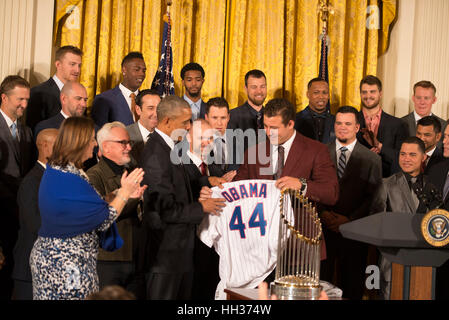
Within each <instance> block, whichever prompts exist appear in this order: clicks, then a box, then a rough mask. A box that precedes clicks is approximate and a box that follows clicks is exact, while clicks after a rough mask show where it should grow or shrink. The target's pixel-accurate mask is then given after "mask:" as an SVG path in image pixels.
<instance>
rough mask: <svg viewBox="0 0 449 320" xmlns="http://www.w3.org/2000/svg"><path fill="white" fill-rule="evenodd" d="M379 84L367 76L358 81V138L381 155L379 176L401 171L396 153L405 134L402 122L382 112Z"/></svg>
mask: <svg viewBox="0 0 449 320" xmlns="http://www.w3.org/2000/svg"><path fill="white" fill-rule="evenodd" d="M381 96H382V83H381V81H380V80H379V78H377V77H375V76H372V75H368V76H366V77H365V78H363V79H362V80H361V81H360V97H361V101H362V110H361V111H360V112H359V122H360V131H359V133H357V140H359V142H360V143H361V144H363V145H364V146H366V147H367V148H368V149H370V150H371V151H372V152H375V153H377V154H378V155H380V157H381V158H382V176H383V177H389V176H391V175H392V174H393V173H396V172H398V171H400V168H399V164H398V152H399V149H400V148H401V143H402V141H404V139H405V138H406V137H407V136H408V134H407V128H406V125H405V123H404V122H403V121H402V120H401V119H398V118H396V117H394V116H392V115H389V114H388V113H386V112H384V111H383V110H382V107H381V106H380V98H381Z"/></svg>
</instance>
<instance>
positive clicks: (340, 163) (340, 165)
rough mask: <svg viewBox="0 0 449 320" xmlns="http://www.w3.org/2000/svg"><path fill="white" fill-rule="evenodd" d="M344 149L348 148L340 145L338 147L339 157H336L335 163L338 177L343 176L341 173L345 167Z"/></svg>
mask: <svg viewBox="0 0 449 320" xmlns="http://www.w3.org/2000/svg"><path fill="white" fill-rule="evenodd" d="M346 151H348V148H346V147H341V148H340V158H338V164H337V176H338V179H341V177H343V174H344V173H345V169H346Z"/></svg>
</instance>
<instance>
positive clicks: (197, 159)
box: [187, 150, 204, 167]
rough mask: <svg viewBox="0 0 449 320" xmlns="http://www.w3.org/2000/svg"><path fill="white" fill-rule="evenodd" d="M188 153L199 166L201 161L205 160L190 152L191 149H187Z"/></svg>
mask: <svg viewBox="0 0 449 320" xmlns="http://www.w3.org/2000/svg"><path fill="white" fill-rule="evenodd" d="M187 155H188V156H189V158H190V159H191V160H192V161H193V163H194V164H195V165H196V166H197V167H199V166H200V165H201V163H203V162H204V161H203V160H202V159H201V158H200V157H198V156H197V155H196V154H194V153H192V152H190V150H189V151H187Z"/></svg>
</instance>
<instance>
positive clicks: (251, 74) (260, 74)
mask: <svg viewBox="0 0 449 320" xmlns="http://www.w3.org/2000/svg"><path fill="white" fill-rule="evenodd" d="M249 77H254V78H258V79H259V78H262V77H263V78H265V80H267V77H265V73H263V72H262V71H260V70H258V69H253V70H250V71H248V72H247V73H246V74H245V87H247V86H248V78H249Z"/></svg>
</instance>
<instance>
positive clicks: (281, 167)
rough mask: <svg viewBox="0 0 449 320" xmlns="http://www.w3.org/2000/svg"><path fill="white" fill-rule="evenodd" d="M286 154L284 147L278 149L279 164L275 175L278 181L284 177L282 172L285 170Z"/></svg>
mask: <svg viewBox="0 0 449 320" xmlns="http://www.w3.org/2000/svg"><path fill="white" fill-rule="evenodd" d="M284 152H285V149H284V147H283V146H279V147H278V164H277V170H276V173H275V175H274V179H275V180H277V179H279V178H280V177H281V176H282V170H284Z"/></svg>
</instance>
